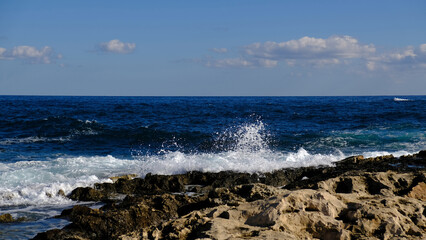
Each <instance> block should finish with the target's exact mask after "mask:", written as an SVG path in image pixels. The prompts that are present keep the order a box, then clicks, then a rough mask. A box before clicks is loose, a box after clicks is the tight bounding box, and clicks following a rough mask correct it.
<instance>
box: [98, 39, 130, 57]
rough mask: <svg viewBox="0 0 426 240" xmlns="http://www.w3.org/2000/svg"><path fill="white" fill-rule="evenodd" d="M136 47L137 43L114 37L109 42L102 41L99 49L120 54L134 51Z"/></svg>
mask: <svg viewBox="0 0 426 240" xmlns="http://www.w3.org/2000/svg"><path fill="white" fill-rule="evenodd" d="M135 48H136V44H135V43H125V42H122V41H120V40H118V39H113V40H111V41H109V42H102V43H100V44H99V49H100V50H101V51H103V52H112V53H120V54H127V53H132V52H133V51H134V50H135Z"/></svg>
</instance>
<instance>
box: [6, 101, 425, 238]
mask: <svg viewBox="0 0 426 240" xmlns="http://www.w3.org/2000/svg"><path fill="white" fill-rule="evenodd" d="M0 106H1V109H0V214H4V213H10V214H12V215H13V216H14V217H15V218H17V217H25V218H26V219H27V221H25V222H20V223H12V224H0V239H27V238H31V237H33V236H35V235H36V233H37V232H41V231H46V230H47V229H50V228H57V227H63V226H64V225H65V224H67V223H68V222H67V221H66V220H61V219H55V218H52V217H53V216H55V215H58V214H59V213H60V212H61V211H62V210H63V209H65V208H68V207H70V206H72V205H74V204H76V202H73V201H71V200H69V199H67V198H65V197H63V196H61V195H58V191H60V190H62V191H64V192H65V194H68V193H70V192H71V191H72V190H73V189H74V188H76V187H82V186H93V184H94V183H96V182H109V181H111V180H109V179H108V177H111V176H117V175H122V174H130V173H134V174H137V175H138V176H140V177H144V176H145V175H146V174H147V173H149V172H151V173H155V174H176V173H184V172H187V171H191V170H198V171H212V172H218V171H222V170H233V171H242V172H265V171H272V170H275V169H280V168H285V167H300V166H317V165H332V164H333V162H335V161H338V160H341V159H343V158H345V157H348V156H351V155H358V154H362V155H364V156H366V157H373V156H378V155H384V154H393V155H394V156H401V155H405V154H411V153H415V152H418V151H419V150H422V149H426V96H374V97H367V96H363V97H68V96H0Z"/></svg>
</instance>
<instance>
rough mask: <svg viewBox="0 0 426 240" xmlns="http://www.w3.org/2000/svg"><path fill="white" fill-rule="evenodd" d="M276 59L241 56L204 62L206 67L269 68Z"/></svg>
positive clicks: (275, 63)
mask: <svg viewBox="0 0 426 240" xmlns="http://www.w3.org/2000/svg"><path fill="white" fill-rule="evenodd" d="M277 63H278V61H275V60H269V59H250V60H247V59H243V58H225V59H218V60H208V61H207V62H205V65H206V66H207V67H217V68H224V67H237V68H242V67H266V68H271V67H275V66H276V65H277Z"/></svg>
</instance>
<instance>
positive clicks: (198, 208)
mask: <svg viewBox="0 0 426 240" xmlns="http://www.w3.org/2000/svg"><path fill="white" fill-rule="evenodd" d="M425 166H426V151H421V152H419V153H418V154H415V155H410V156H403V157H400V158H395V157H393V156H382V157H377V158H364V157H362V156H355V157H350V158H347V159H344V160H342V161H340V162H337V163H336V166H335V167H316V168H314V167H308V168H298V169H282V170H279V171H274V172H271V173H263V174H248V173H234V172H219V173H201V172H189V173H186V174H181V175H173V176H161V175H150V174H148V175H147V176H146V177H145V179H141V178H134V179H132V178H131V177H124V178H116V181H115V182H114V183H103V184H97V185H95V187H94V188H77V189H75V190H74V191H73V192H72V193H71V194H70V196H69V197H70V198H71V199H74V200H79V201H103V202H104V203H105V205H104V206H103V207H101V208H100V209H91V208H89V207H86V206H79V205H77V206H74V207H73V208H72V209H67V210H64V211H63V212H62V214H61V216H59V217H62V218H67V219H69V220H70V221H71V222H72V223H71V224H69V225H68V226H66V227H65V228H63V229H54V230H49V231H47V232H44V233H40V234H38V235H37V236H36V237H35V238H34V239H426V203H425V200H426V181H425V180H426V170H425ZM184 192H186V194H183V193H184ZM119 196H125V197H124V198H120V197H119ZM120 199H121V200H120Z"/></svg>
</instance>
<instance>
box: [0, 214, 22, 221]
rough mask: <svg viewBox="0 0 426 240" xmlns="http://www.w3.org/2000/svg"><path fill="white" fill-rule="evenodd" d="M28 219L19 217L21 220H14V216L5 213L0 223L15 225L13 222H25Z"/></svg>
mask: <svg viewBox="0 0 426 240" xmlns="http://www.w3.org/2000/svg"><path fill="white" fill-rule="evenodd" d="M26 220H27V218H25V217H19V218H16V219H15V218H13V216H12V215H11V214H10V213H5V214H2V215H0V223H13V222H23V221H26Z"/></svg>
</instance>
